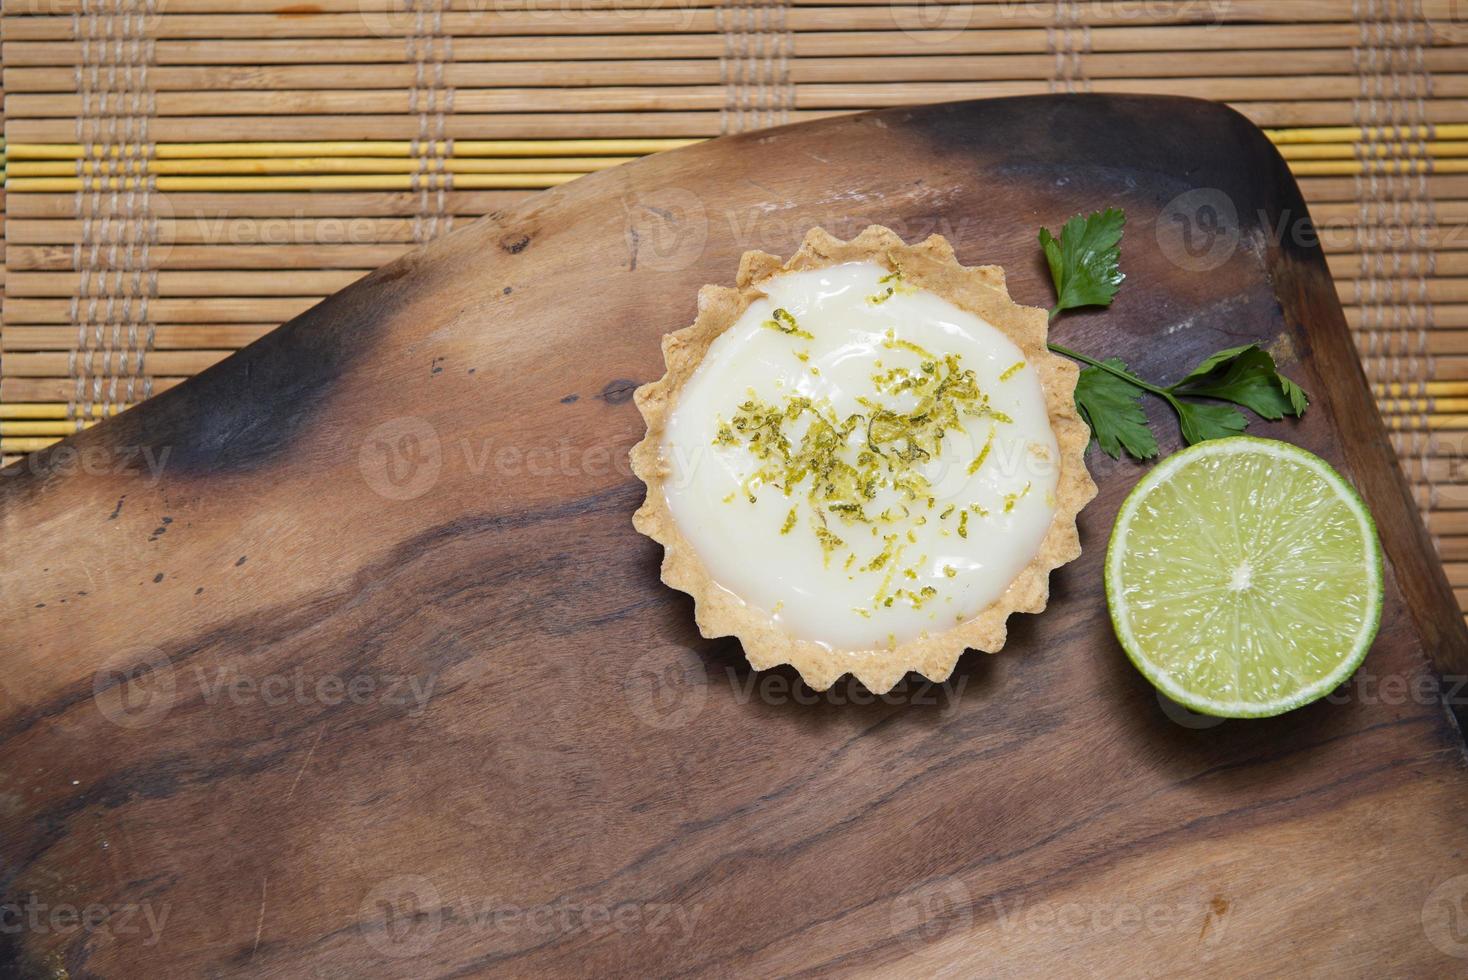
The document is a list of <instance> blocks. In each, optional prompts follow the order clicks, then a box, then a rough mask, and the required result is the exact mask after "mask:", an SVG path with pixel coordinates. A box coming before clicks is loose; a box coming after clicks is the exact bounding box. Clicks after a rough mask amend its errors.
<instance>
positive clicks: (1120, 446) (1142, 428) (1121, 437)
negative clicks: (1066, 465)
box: [1076, 357, 1157, 459]
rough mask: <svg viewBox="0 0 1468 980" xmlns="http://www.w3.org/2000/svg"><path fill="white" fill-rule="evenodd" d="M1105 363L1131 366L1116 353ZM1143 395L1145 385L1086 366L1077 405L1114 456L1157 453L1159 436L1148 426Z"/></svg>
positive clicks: (1078, 384)
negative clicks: (1116, 355)
mask: <svg viewBox="0 0 1468 980" xmlns="http://www.w3.org/2000/svg"><path fill="white" fill-rule="evenodd" d="M1105 363H1106V364H1107V365H1108V366H1110V367H1113V368H1116V369H1118V370H1120V371H1127V370H1128V369H1127V366H1126V365H1125V364H1123V363H1122V362H1121V360H1120V359H1118V358H1115V357H1112V358H1108V359H1107V360H1106V361H1105ZM1141 398H1142V389H1141V388H1138V387H1137V386H1136V385H1134V384H1132V383H1131V382H1130V381H1125V380H1123V379H1121V378H1119V377H1117V376H1116V375H1115V374H1112V373H1111V372H1110V371H1104V370H1102V369H1101V368H1095V367H1088V368H1085V369H1084V370H1082V371H1081V376H1080V378H1078V379H1077V380H1076V408H1078V409H1079V410H1080V413H1081V417H1082V418H1084V419H1085V420H1086V424H1087V425H1089V426H1090V427H1091V432H1092V433H1093V434H1094V435H1095V436H1096V442H1097V443H1099V444H1100V446H1101V449H1102V450H1103V451H1104V452H1105V453H1106V455H1108V456H1110V457H1111V458H1112V459H1120V458H1121V454H1122V451H1123V450H1125V451H1126V452H1128V453H1130V454H1131V455H1133V456H1135V457H1137V459H1151V458H1152V457H1153V456H1156V455H1157V438H1156V437H1155V436H1153V435H1152V430H1151V429H1149V428H1147V416H1146V414H1145V413H1144V412H1143V411H1142V405H1141Z"/></svg>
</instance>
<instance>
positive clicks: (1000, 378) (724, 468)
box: [662, 262, 1059, 650]
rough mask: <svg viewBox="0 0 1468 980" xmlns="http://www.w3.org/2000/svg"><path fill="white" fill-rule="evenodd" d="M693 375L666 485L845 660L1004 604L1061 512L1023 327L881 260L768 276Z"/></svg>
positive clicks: (696, 543)
mask: <svg viewBox="0 0 1468 980" xmlns="http://www.w3.org/2000/svg"><path fill="white" fill-rule="evenodd" d="M763 289H764V292H765V296H764V297H763V298H760V299H757V300H755V302H753V303H752V304H751V305H750V306H749V307H748V309H746V310H745V311H744V313H743V314H742V315H741V316H740V317H739V319H738V320H737V321H736V322H735V323H734V325H733V326H731V327H730V328H729V329H727V330H725V331H724V332H723V333H722V334H720V335H719V337H718V338H716V339H715V340H714V342H713V344H712V345H711V346H710V347H709V350H708V352H707V354H706V355H705V356H704V358H703V360H702V362H701V363H700V364H699V366H698V368H697V369H696V370H695V371H694V373H693V375H692V377H690V378H689V379H688V381H687V382H686V383H685V384H684V386H683V388H682V391H681V393H680V395H679V397H678V401H677V404H676V406H675V407H674V409H673V411H672V413H671V415H670V417H669V420H668V425H667V429H666V432H665V436H664V443H663V446H662V451H663V458H664V459H665V460H666V461H667V464H668V467H669V470H670V472H669V475H668V478H667V479H666V480H665V482H664V484H663V486H664V493H665V494H666V496H667V502H668V507H669V510H670V511H671V512H672V515H673V519H674V520H675V521H676V523H677V525H678V528H679V530H680V531H681V533H682V534H683V536H684V538H685V539H686V540H687V541H688V542H689V544H690V545H691V546H692V547H693V549H694V550H695V551H696V552H697V553H698V556H699V558H700V559H701V560H702V562H703V564H704V565H705V567H706V568H707V570H708V572H709V575H710V576H711V577H712V579H713V580H714V581H715V582H716V583H717V584H718V586H719V587H720V588H723V589H725V590H727V591H728V592H730V593H732V594H733V595H735V596H737V597H738V598H739V599H740V600H742V601H743V602H745V603H747V604H749V605H751V606H754V607H756V608H758V609H760V610H762V611H763V612H764V613H765V614H766V615H768V616H769V617H770V618H771V619H772V620H773V621H774V622H775V623H777V624H778V625H779V626H780V628H781V629H783V630H784V631H785V632H786V633H788V634H789V635H790V636H792V637H794V638H797V639H802V640H808V641H812V642H815V643H819V644H822V645H825V646H827V647H829V648H831V649H836V650H863V649H878V648H886V647H891V646H895V645H896V644H898V643H902V642H905V641H907V640H910V639H913V638H915V637H919V636H921V635H923V634H925V633H938V632H941V631H943V630H946V629H948V628H950V627H952V626H953V625H954V624H955V623H959V622H964V621H966V620H969V619H971V618H973V617H974V616H976V615H977V614H978V613H980V612H981V611H983V610H984V609H985V608H986V607H987V606H989V605H990V604H991V603H992V602H994V601H995V600H996V599H998V598H999V597H1000V596H1001V595H1002V594H1003V593H1004V591H1005V589H1006V588H1007V587H1008V586H1009V584H1010V583H1011V582H1012V581H1013V580H1014V578H1015V577H1016V576H1017V575H1018V574H1019V573H1020V572H1021V571H1022V570H1023V569H1024V568H1025V566H1026V565H1027V564H1029V562H1030V560H1031V559H1032V558H1033V557H1034V556H1035V554H1036V552H1037V551H1038V550H1039V548H1040V545H1041V542H1042V541H1043V540H1044V538H1045V535H1046V532H1047V531H1048V529H1049V527H1050V523H1051V520H1052V518H1053V517H1054V513H1055V504H1056V501H1055V487H1056V482H1057V477H1058V472H1059V449H1058V447H1057V445H1056V441H1055V435H1054V432H1053V431H1052V430H1051V427H1050V422H1049V417H1048V414H1047V412H1046V405H1045V394H1044V391H1043V390H1042V388H1041V385H1040V380H1039V378H1038V377H1037V376H1036V372H1035V371H1034V370H1033V369H1032V368H1031V367H1030V366H1029V365H1028V364H1027V363H1026V362H1025V358H1024V355H1023V353H1022V352H1021V351H1020V349H1019V347H1018V346H1016V345H1015V344H1014V342H1013V341H1011V340H1010V339H1009V338H1008V337H1007V336H1005V334H1004V333H1003V332H1001V331H1000V330H999V329H998V328H996V327H994V326H993V325H992V324H990V323H988V322H986V321H985V320H983V319H982V318H980V317H978V316H976V315H974V314H972V313H969V312H967V311H965V310H962V309H959V308H958V307H957V306H955V305H953V304H952V303H950V302H948V301H947V300H945V299H943V298H941V297H939V296H937V295H935V294H933V293H929V292H926V291H923V290H920V289H917V288H915V287H913V286H910V285H908V284H906V283H905V282H904V281H903V278H902V275H901V272H900V270H899V271H896V272H894V271H891V270H889V269H887V268H884V267H882V266H880V265H877V264H875V263H871V262H849V263H846V264H843V265H837V266H833V267H831V268H826V269H818V270H812V271H805V272H792V273H785V274H783V275H779V276H776V277H774V278H772V279H770V280H769V281H768V282H767V283H765V284H763Z"/></svg>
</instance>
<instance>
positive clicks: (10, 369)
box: [0, 350, 234, 378]
mask: <svg viewBox="0 0 1468 980" xmlns="http://www.w3.org/2000/svg"><path fill="white" fill-rule="evenodd" d="M233 353H234V351H230V350H155V351H149V352H148V355H147V359H146V360H145V361H144V365H145V367H146V368H147V370H148V371H149V372H156V373H158V374H179V375H194V374H198V373H199V372H200V371H203V370H204V369H206V368H209V367H212V366H214V365H215V364H218V363H219V362H220V361H222V360H224V359H225V358H226V357H228V356H229V355H230V354H233ZM71 357H72V355H71V354H70V353H60V352H51V351H17V352H15V353H8V354H6V355H5V363H4V364H3V365H0V375H3V376H4V377H12V378H67V377H68V375H70V374H71V368H70V366H69V362H70V360H71ZM92 363H93V364H94V365H95V367H96V369H97V370H102V369H103V368H104V367H105V366H106V365H107V364H108V359H107V358H106V357H105V356H104V355H103V354H102V353H101V352H94V353H93V355H92ZM113 363H114V364H116V363H117V361H116V360H115V359H114V360H113Z"/></svg>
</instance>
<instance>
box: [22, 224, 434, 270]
mask: <svg viewBox="0 0 1468 980" xmlns="http://www.w3.org/2000/svg"><path fill="white" fill-rule="evenodd" d="M401 224H402V225H403V226H404V231H403V235H404V237H403V238H402V239H401V240H400V242H395V243H386V244H375V243H368V244H358V243H351V244H342V245H336V244H332V245H325V244H315V243H302V244H270V245H229V244H220V245H179V244H174V243H170V244H167V245H162V244H160V245H157V246H153V247H152V251H151V254H150V261H151V265H152V268H156V269H311V268H316V269H355V270H358V271H359V272H364V273H365V272H370V271H371V270H372V269H375V268H377V267H378V266H380V265H386V264H387V263H388V262H391V261H392V260H393V259H395V258H397V257H398V256H400V255H402V254H403V253H405V252H407V251H408V250H409V248H410V247H411V246H410V245H408V244H406V243H407V242H409V241H411V224H412V223H411V222H407V221H404V222H401ZM5 262H6V265H7V267H8V269H9V270H10V271H11V272H66V271H70V270H72V269H74V268H75V266H74V262H75V257H74V250H73V248H72V246H70V245H61V244H53V245H17V244H14V243H12V244H10V245H8V246H7V247H6V250H5Z"/></svg>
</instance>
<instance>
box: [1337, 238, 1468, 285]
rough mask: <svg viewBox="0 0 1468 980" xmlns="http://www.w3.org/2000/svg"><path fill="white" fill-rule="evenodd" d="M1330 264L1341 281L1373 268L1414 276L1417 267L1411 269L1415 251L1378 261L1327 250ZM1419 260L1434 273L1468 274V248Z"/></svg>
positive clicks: (1419, 258) (1467, 242)
mask: <svg viewBox="0 0 1468 980" xmlns="http://www.w3.org/2000/svg"><path fill="white" fill-rule="evenodd" d="M1464 244H1465V245H1468V241H1465V242H1464ZM1325 259H1326V263H1327V264H1328V265H1329V266H1330V274H1331V275H1332V276H1334V277H1335V278H1336V279H1338V280H1351V279H1355V278H1356V277H1357V276H1359V275H1361V272H1362V270H1363V269H1366V270H1371V269H1372V268H1373V267H1379V268H1380V269H1382V270H1384V271H1385V272H1387V273H1389V274H1393V275H1398V276H1404V277H1410V276H1411V275H1412V273H1413V272H1414V270H1413V269H1412V268H1411V263H1412V261H1413V258H1412V254H1411V253H1402V252H1396V253H1393V254H1392V255H1391V256H1388V257H1386V258H1385V259H1384V260H1383V261H1379V262H1378V261H1377V260H1376V259H1375V258H1373V257H1370V256H1362V255H1360V254H1349V255H1343V254H1341V253H1339V252H1327V253H1326V256H1325ZM1417 261H1418V262H1420V263H1421V264H1422V265H1423V266H1424V271H1429V270H1428V269H1426V268H1425V267H1426V266H1428V265H1430V266H1431V269H1430V275H1433V276H1463V275H1468V251H1461V252H1455V251H1446V250H1442V251H1436V252H1434V253H1433V254H1432V255H1431V256H1426V255H1419V256H1418V258H1417Z"/></svg>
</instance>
